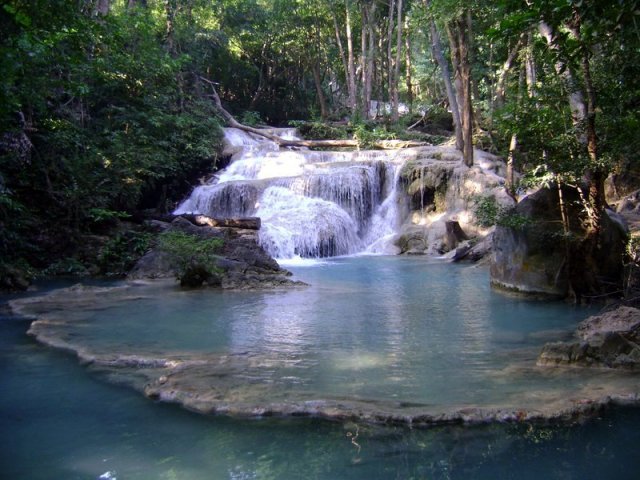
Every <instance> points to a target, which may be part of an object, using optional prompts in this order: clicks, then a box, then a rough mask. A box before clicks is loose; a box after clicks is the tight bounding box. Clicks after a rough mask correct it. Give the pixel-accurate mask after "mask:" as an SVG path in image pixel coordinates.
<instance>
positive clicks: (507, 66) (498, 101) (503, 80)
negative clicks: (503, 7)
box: [494, 37, 523, 108]
mask: <svg viewBox="0 0 640 480" xmlns="http://www.w3.org/2000/svg"><path fill="white" fill-rule="evenodd" d="M522 40H523V39H522V37H520V38H519V39H518V41H517V42H516V44H515V46H514V47H513V48H512V49H511V50H510V51H509V54H508V56H507V59H506V60H505V61H504V63H503V64H502V67H501V68H500V72H499V73H498V80H497V81H496V92H495V100H494V102H495V105H496V106H497V107H498V108H500V107H502V106H503V105H504V100H505V97H506V93H507V92H506V84H507V74H508V73H509V71H510V70H511V68H512V67H513V64H514V62H515V60H516V58H517V57H518V52H520V49H521V48H522V44H523V41H522Z"/></svg>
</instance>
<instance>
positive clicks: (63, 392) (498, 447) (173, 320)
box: [0, 257, 640, 479]
mask: <svg viewBox="0 0 640 480" xmlns="http://www.w3.org/2000/svg"><path fill="white" fill-rule="evenodd" d="M289 268H290V269H291V270H293V271H294V273H295V277H296V278H297V279H301V280H304V281H306V282H308V283H310V284H311V286H310V287H308V288H301V289H294V290H283V291H270V292H216V291H210V290H209V291H192V292H180V291H178V290H177V289H175V290H174V289H167V290H164V291H163V294H162V295H158V296H155V297H148V296H145V295H141V296H140V298H138V299H136V300H132V301H130V302H127V303H125V304H119V305H97V306H96V308H95V309H94V310H92V311H91V313H90V315H88V316H86V315H85V316H84V317H83V318H82V319H81V321H78V322H77V323H74V322H72V323H70V327H69V329H67V330H66V331H65V335H68V336H69V338H73V339H74V342H76V343H77V344H79V345H82V346H83V347H84V348H87V349H90V350H92V351H96V352H103V351H109V350H115V349H118V351H120V352H123V351H124V352H135V353H140V352H142V353H144V352H146V351H159V350H163V351H167V352H171V351H180V352H185V351H190V352H194V354H199V353H201V352H203V353H207V354H216V353H220V354H236V355H248V356H251V357H252V358H254V359H255V358H259V359H262V360H263V361H261V362H257V363H256V362H254V363H253V364H252V366H251V369H250V370H247V371H241V372H240V373H239V374H238V376H239V378H244V379H245V380H246V382H245V383H248V384H250V385H256V388H258V390H259V392H260V393H259V396H258V397H256V396H252V397H251V398H252V399H253V400H254V401H255V398H261V399H262V401H264V402H267V403H268V402H270V401H273V399H274V398H276V399H277V400H279V401H280V400H281V399H282V398H288V399H295V398H296V397H300V398H302V399H308V398H315V399H323V398H328V399H334V400H335V399H341V400H343V401H345V402H348V401H349V400H353V399H355V400H357V401H359V402H361V403H365V404H368V405H372V406H371V407H370V408H372V409H375V408H377V407H376V406H377V405H378V403H380V404H381V405H382V404H384V405H385V406H386V407H385V408H387V407H388V405H390V404H394V405H397V406H398V407H397V408H400V409H401V408H402V406H403V405H408V406H412V408H419V409H420V408H423V409H425V410H427V411H430V412H433V411H438V410H444V409H447V408H448V407H450V406H451V405H455V406H457V407H464V406H468V407H473V406H483V407H490V406H502V407H508V408H538V407H539V408H542V405H543V404H549V403H550V404H552V403H553V402H554V401H556V400H555V398H556V397H558V396H559V397H566V396H571V395H577V396H580V395H582V394H583V393H584V392H585V391H587V390H589V389H591V390H593V389H597V388H598V387H597V385H598V382H600V381H603V382H604V381H609V377H608V376H607V375H606V374H605V373H602V372H592V373H589V372H584V371H582V370H570V371H567V370H564V371H560V372H557V371H553V370H548V369H546V370H545V369H538V368H536V367H535V356H536V354H537V352H538V351H539V348H540V346H541V345H542V344H543V343H544V342H545V341H549V340H552V339H562V338H566V337H567V335H569V334H570V332H571V331H572V330H573V328H574V327H575V325H576V323H577V322H578V321H580V320H581V319H582V318H584V317H586V316H587V315H589V314H590V313H592V312H591V311H588V310H585V309H576V308H572V307H569V306H567V305H564V304H562V303H557V304H555V303H541V302H529V301H523V300H521V299H515V298H509V297H505V296H503V295H500V294H497V293H495V292H492V291H491V290H490V288H489V287H488V274H487V271H486V269H483V268H476V267H472V266H463V265H452V264H445V263H439V262H434V261H433V260H431V261H430V260H427V259H423V258H400V257H349V258H336V259H329V260H326V261H322V262H312V263H311V266H290V267H289ZM69 314H70V315H71V316H73V312H70V313H69ZM27 328H28V321H26V320H24V319H20V318H15V317H11V316H5V317H3V318H2V319H1V320H0V342H1V345H0V347H1V351H0V352H1V353H0V412H1V416H0V439H1V440H0V442H1V448H0V472H1V474H0V477H2V478H12V479H23V478H24V479H52V478H64V479H75V478H77V479H90V478H118V479H156V478H157V479H253V478H255V479H267V478H273V479H297V478H300V479H303V478H304V479H308V478H323V479H324V478H326V479H342V478H344V479H378V478H379V479H387V478H430V479H432V478H437V479H439V478H442V479H445V478H461V479H462V478H464V479H467V478H479V479H484V478H486V479H494V478H518V479H521V478H559V479H560V478H562V479H567V478H571V479H574V478H575V479H579V478H580V479H581V478H602V479H607V478H612V479H613V478H615V479H624V478H636V476H635V474H636V473H637V468H638V467H639V466H640V460H639V459H638V457H637V453H636V446H637V444H638V441H640V428H639V427H640V412H638V410H636V409H622V408H609V409H606V410H604V411H603V412H602V414H601V415H600V416H599V417H596V418H592V419H590V420H586V421H583V422H581V423H579V424H578V423H570V424H566V423H565V424H562V425H558V424H555V425H544V424H540V423H529V422H523V423H517V424H499V423H491V424H487V425H475V426H462V425H448V426H439V427H432V428H428V429H424V428H410V427H409V426H381V425H375V424H371V423H367V422H364V421H360V420H358V419H357V417H356V419H355V420H353V421H342V422H330V421H326V420H321V419H315V418H308V417H306V418H298V417H294V418H234V417H231V418H230V417H226V416H213V417H210V416H202V415H197V414H194V413H190V412H187V411H185V410H183V409H181V408H179V407H177V406H175V405H166V404H161V403H156V402H153V401H151V400H149V399H147V398H145V397H144V396H142V395H140V394H139V393H137V392H135V391H134V390H131V389H129V388H125V387H122V386H118V385H114V384H112V383H110V382H109V381H108V380H109V379H113V375H110V374H109V373H108V372H104V371H102V372H95V371H92V370H91V369H89V368H87V367H85V366H83V365H79V364H78V362H77V360H76V359H75V358H74V357H73V356H72V355H70V354H68V353H64V352H60V351H56V350H54V349H51V348H48V347H45V346H42V345H39V344H38V343H36V342H35V341H34V340H32V339H31V338H30V337H28V336H26V335H25V332H26V330H27ZM264 359H270V362H265V361H264ZM393 402H396V403H393Z"/></svg>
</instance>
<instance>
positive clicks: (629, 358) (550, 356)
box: [538, 307, 640, 370]
mask: <svg viewBox="0 0 640 480" xmlns="http://www.w3.org/2000/svg"><path fill="white" fill-rule="evenodd" d="M576 336H577V337H578V339H579V341H577V342H571V343H566V342H556V343H548V344H547V345H545V346H544V347H543V349H542V352H541V353H540V356H539V357H538V365H540V366H560V365H567V366H580V367H601V368H624V369H630V370H638V369H640V310H638V309H636V308H631V307H619V308H618V309H616V310H613V311H611V312H607V313H604V314H602V315H596V316H593V317H589V318H587V319H586V320H585V321H583V322H582V323H581V324H580V325H579V326H578V329H577V331H576Z"/></svg>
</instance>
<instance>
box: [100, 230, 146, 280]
mask: <svg viewBox="0 0 640 480" xmlns="http://www.w3.org/2000/svg"><path fill="white" fill-rule="evenodd" d="M152 238H153V235H152V234H151V233H147V232H135V231H128V232H125V233H121V234H118V235H116V236H115V237H112V238H111V239H109V241H108V242H107V243H106V244H105V245H104V246H103V247H102V249H101V250H100V254H99V255H98V266H99V267H100V272H101V273H102V274H104V275H118V276H119V275H124V274H125V273H126V272H128V271H129V270H131V268H133V266H134V265H135V263H136V262H137V261H138V259H139V258H140V257H142V256H143V255H144V254H145V253H146V252H147V250H148V249H149V246H150V244H151V240H152Z"/></svg>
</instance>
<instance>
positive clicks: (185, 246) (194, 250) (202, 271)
mask: <svg viewBox="0 0 640 480" xmlns="http://www.w3.org/2000/svg"><path fill="white" fill-rule="evenodd" d="M223 244H224V242H223V240H222V239H221V238H203V237H199V236H197V235H191V234H188V233H185V232H177V231H171V232H165V233H162V234H161V235H160V237H159V239H158V247H159V249H160V250H161V251H163V252H165V253H167V254H168V255H169V258H170V262H171V264H172V266H173V268H175V270H176V277H177V279H178V280H180V284H181V285H182V286H189V287H195V286H200V285H202V283H204V282H207V283H210V284H211V283H215V281H216V278H217V274H219V273H220V269H219V268H218V267H216V266H215V261H216V259H217V257H218V255H217V253H218V252H219V251H220V249H221V248H222V246H223Z"/></svg>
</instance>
